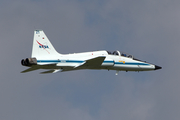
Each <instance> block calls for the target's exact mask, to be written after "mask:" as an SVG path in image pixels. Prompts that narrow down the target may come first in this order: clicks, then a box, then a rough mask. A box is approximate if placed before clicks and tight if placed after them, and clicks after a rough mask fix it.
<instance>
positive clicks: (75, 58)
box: [21, 30, 161, 75]
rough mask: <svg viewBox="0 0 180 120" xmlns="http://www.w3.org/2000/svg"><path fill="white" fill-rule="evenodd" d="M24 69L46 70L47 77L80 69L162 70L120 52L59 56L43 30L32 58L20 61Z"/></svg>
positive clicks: (39, 31)
mask: <svg viewBox="0 0 180 120" xmlns="http://www.w3.org/2000/svg"><path fill="white" fill-rule="evenodd" d="M21 64H22V65H23V66H27V67H29V68H28V69H26V70H24V71H22V72H21V73H26V72H30V71H34V70H38V69H46V71H45V72H41V73H42V74H46V73H57V72H65V71H72V70H81V69H95V70H100V69H105V70H115V71H116V75H118V72H119V71H126V72H127V71H138V72H139V71H151V70H158V69H161V67H160V66H157V65H154V64H151V63H148V62H145V61H142V60H139V59H136V58H134V57H133V55H130V54H126V53H123V52H120V51H114V52H110V51H106V50H101V51H92V52H82V53H73V54H60V53H58V52H57V51H56V50H55V48H54V47H53V45H52V44H51V42H50V41H49V39H48V38H47V36H46V35H45V33H44V32H43V31H42V30H35V31H34V39H33V47H32V55H31V58H26V59H22V60H21Z"/></svg>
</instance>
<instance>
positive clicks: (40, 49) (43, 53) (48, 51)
mask: <svg viewBox="0 0 180 120" xmlns="http://www.w3.org/2000/svg"><path fill="white" fill-rule="evenodd" d="M57 55H60V54H59V53H58V52H57V51H56V50H55V49H54V47H53V46H52V44H51V42H50V41H49V39H48V38H47V36H46V35H45V33H44V32H43V31H42V30H35V31H34V39H33V48H32V55H31V57H32V58H34V57H35V58H37V59H42V58H47V57H49V56H57Z"/></svg>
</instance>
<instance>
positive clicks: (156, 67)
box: [154, 65, 162, 70]
mask: <svg viewBox="0 0 180 120" xmlns="http://www.w3.org/2000/svg"><path fill="white" fill-rule="evenodd" d="M158 69H162V67H160V66H157V65H155V69H154V70H158Z"/></svg>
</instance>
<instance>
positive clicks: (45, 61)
mask: <svg viewBox="0 0 180 120" xmlns="http://www.w3.org/2000/svg"><path fill="white" fill-rule="evenodd" d="M37 62H41V63H82V62H84V61H80V60H37ZM103 63H114V61H104V62H103ZM115 64H121V65H150V64H147V63H131V62H125V63H123V62H115Z"/></svg>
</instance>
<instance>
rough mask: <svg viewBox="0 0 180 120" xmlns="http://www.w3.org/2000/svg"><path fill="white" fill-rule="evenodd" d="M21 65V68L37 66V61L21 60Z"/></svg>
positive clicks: (33, 59) (34, 59)
mask: <svg viewBox="0 0 180 120" xmlns="http://www.w3.org/2000/svg"><path fill="white" fill-rule="evenodd" d="M21 64H22V65H23V66H31V65H37V59H36V58H26V59H22V60H21Z"/></svg>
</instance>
